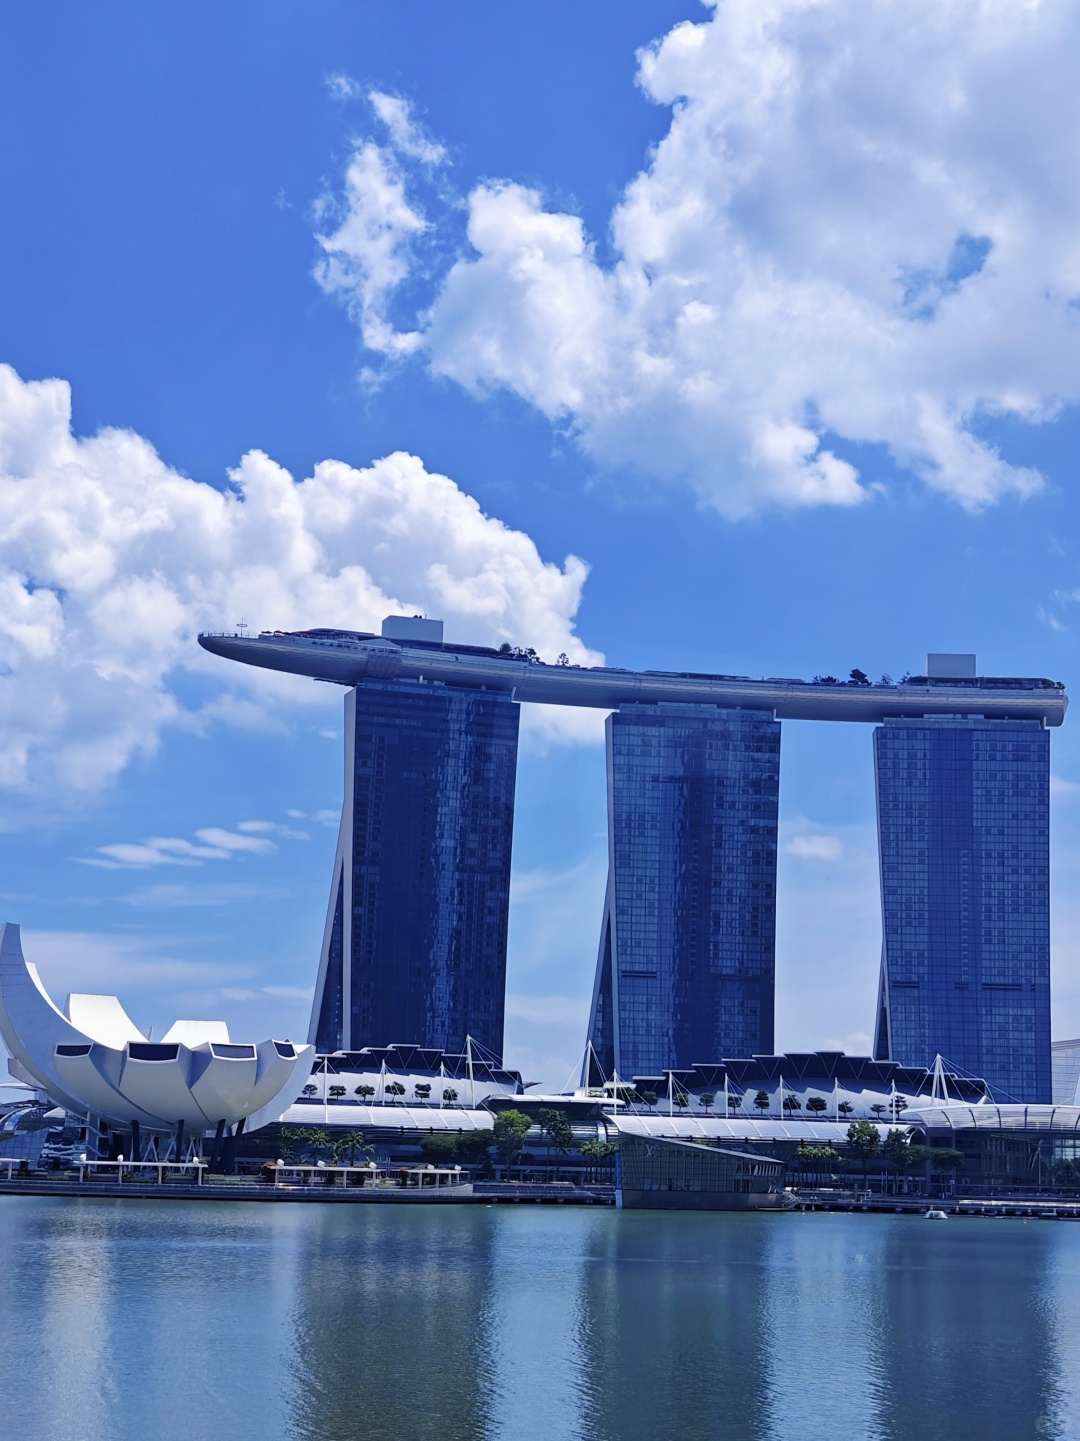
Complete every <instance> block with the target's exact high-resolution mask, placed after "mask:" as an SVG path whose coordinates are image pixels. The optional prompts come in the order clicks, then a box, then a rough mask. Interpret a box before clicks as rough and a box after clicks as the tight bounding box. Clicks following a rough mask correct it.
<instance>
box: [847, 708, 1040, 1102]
mask: <svg viewBox="0 0 1080 1441" xmlns="http://www.w3.org/2000/svg"><path fill="white" fill-rule="evenodd" d="M874 761H875V769H876V777H877V807H878V844H879V851H880V864H881V892H882V923H883V946H882V964H881V983H880V989H879V1002H878V1019H877V1034H876V1039H875V1050H874V1054H875V1056H878V1057H880V1058H882V1059H884V1058H886V1057H888V1058H891V1059H892V1060H894V1061H898V1062H900V1064H902V1065H906V1066H932V1065H933V1063H934V1058H935V1056H937V1055H939V1054H940V1055H941V1056H943V1057H944V1058H945V1059H946V1061H948V1062H950V1063H952V1064H953V1065H954V1066H957V1067H959V1068H962V1069H963V1070H965V1071H969V1072H972V1073H973V1074H975V1075H977V1076H982V1077H984V1078H985V1079H986V1081H987V1082H988V1083H989V1084H990V1086H991V1087H992V1088H993V1090H994V1092H995V1094H996V1095H997V1096H998V1098H999V1099H1004V1100H1008V1099H1015V1100H1019V1101H1029V1102H1034V1101H1049V1100H1050V1098H1051V1078H1050V893H1049V892H1050V882H1049V862H1050V735H1049V732H1048V731H1047V730H1045V729H1043V727H1042V726H1041V725H1040V724H1039V722H1037V721H1006V720H1002V721H994V720H990V721H987V720H983V719H981V718H973V719H967V720H965V719H955V720H953V719H942V720H931V719H924V720H895V721H887V722H886V723H885V724H884V725H882V726H880V727H879V728H878V729H877V730H876V731H875V733H874Z"/></svg>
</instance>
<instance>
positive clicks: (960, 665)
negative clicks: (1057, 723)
mask: <svg viewBox="0 0 1080 1441" xmlns="http://www.w3.org/2000/svg"><path fill="white" fill-rule="evenodd" d="M385 634H386V631H385V630H384V631H383V635H385ZM926 674H927V675H928V676H931V677H936V678H937V679H939V680H973V679H974V678H975V676H976V674H977V672H976V670H975V657H974V656H973V655H954V654H952V653H946V652H945V651H932V652H931V653H930V654H929V655H928V656H927V657H926Z"/></svg>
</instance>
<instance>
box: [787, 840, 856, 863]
mask: <svg viewBox="0 0 1080 1441" xmlns="http://www.w3.org/2000/svg"><path fill="white" fill-rule="evenodd" d="M785 850H787V852H788V854H789V855H793V856H800V857H801V858H802V859H803V860H807V861H837V860H839V859H840V857H841V856H842V855H843V854H844V843H843V841H841V839H840V837H839V836H792V838H791V840H790V841H788V843H787V845H786V847H785Z"/></svg>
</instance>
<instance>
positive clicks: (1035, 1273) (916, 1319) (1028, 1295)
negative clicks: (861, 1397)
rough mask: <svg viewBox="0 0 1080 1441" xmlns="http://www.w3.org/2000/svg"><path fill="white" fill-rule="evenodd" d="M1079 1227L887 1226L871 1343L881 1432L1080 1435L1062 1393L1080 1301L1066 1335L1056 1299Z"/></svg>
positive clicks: (1003, 1437)
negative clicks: (1065, 1252) (1057, 1277)
mask: <svg viewBox="0 0 1080 1441" xmlns="http://www.w3.org/2000/svg"><path fill="white" fill-rule="evenodd" d="M946 1230H947V1231H948V1235H947V1236H946V1235H945V1234H944V1233H945V1231H946ZM1071 1230H1072V1228H1071V1227H1069V1226H1068V1225H1067V1224H1066V1223H1064V1222H1053V1223H1047V1222H1043V1221H1037V1220H1028V1221H1023V1220H1011V1219H1010V1220H1003V1219H1002V1220H981V1219H980V1220H967V1221H964V1220H959V1219H957V1220H953V1219H950V1220H949V1221H948V1222H946V1223H945V1224H942V1225H935V1224H934V1223H933V1222H931V1223H927V1222H925V1221H924V1220H922V1219H921V1218H916V1217H911V1218H904V1219H901V1218H899V1217H898V1218H896V1221H895V1223H893V1224H891V1225H889V1226H887V1227H884V1228H881V1236H882V1241H881V1246H880V1275H881V1302H880V1307H879V1324H878V1325H877V1326H876V1327H875V1328H874V1330H873V1332H872V1333H871V1343H870V1344H871V1351H872V1355H873V1364H874V1370H875V1372H876V1373H877V1375H878V1376H879V1377H880V1392H879V1403H878V1404H879V1411H878V1414H879V1418H880V1419H879V1426H880V1431H881V1434H882V1435H883V1436H886V1437H892V1436H914V1435H916V1434H918V1435H919V1436H920V1437H921V1438H923V1441H1017V1438H1018V1437H1021V1436H1024V1437H1032V1438H1036V1437H1051V1436H1053V1437H1064V1436H1070V1437H1075V1436H1077V1435H1078V1434H1080V1431H1078V1430H1075V1429H1072V1428H1073V1427H1075V1426H1076V1416H1075V1414H1074V1415H1073V1416H1072V1417H1071V1419H1070V1421H1069V1423H1068V1425H1067V1426H1065V1427H1063V1424H1062V1419H1063V1409H1064V1408H1063V1405H1062V1401H1063V1393H1062V1386H1063V1384H1064V1383H1065V1379H1066V1378H1067V1377H1068V1376H1070V1375H1071V1374H1072V1373H1073V1371H1074V1369H1075V1365H1076V1361H1075V1354H1076V1353H1075V1349H1074V1348H1075V1344H1076V1339H1077V1332H1076V1329H1075V1319H1076V1315H1075V1305H1074V1307H1073V1313H1074V1314H1073V1321H1074V1325H1073V1326H1072V1327H1071V1328H1068V1329H1066V1330H1064V1331H1063V1329H1062V1322H1063V1321H1064V1320H1065V1317H1064V1316H1063V1315H1062V1314H1061V1313H1060V1311H1059V1309H1058V1306H1057V1305H1056V1304H1055V1297H1054V1289H1055V1288H1054V1274H1055V1271H1056V1270H1057V1267H1058V1266H1059V1264H1060V1261H1061V1259H1062V1257H1061V1242H1062V1241H1063V1240H1066V1239H1067V1238H1066V1236H1065V1235H1064V1234H1063V1233H1064V1232H1066V1231H1071ZM1068 1239H1070V1240H1071V1237H1069V1238H1068ZM1069 1269H1070V1272H1071V1276H1070V1281H1071V1287H1072V1288H1073V1289H1074V1288H1075V1284H1076V1272H1075V1269H1074V1267H1070V1268H1069ZM1063 1348H1064V1349H1063Z"/></svg>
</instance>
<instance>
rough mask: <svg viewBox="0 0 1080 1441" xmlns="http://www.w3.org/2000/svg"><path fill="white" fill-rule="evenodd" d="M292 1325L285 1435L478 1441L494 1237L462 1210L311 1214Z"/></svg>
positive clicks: (317, 1210) (488, 1389)
mask: <svg viewBox="0 0 1080 1441" xmlns="http://www.w3.org/2000/svg"><path fill="white" fill-rule="evenodd" d="M305 1210H309V1211H311V1212H312V1215H311V1216H310V1219H308V1222H307V1225H306V1226H305V1228H304V1237H303V1242H302V1245H301V1252H300V1257H299V1272H300V1276H301V1283H300V1286H299V1288H298V1290H299V1294H298V1297H297V1302H296V1307H295V1310H294V1312H293V1316H292V1326H293V1343H292V1349H293V1357H292V1374H291V1376H290V1379H289V1384H288V1401H289V1414H290V1416H291V1421H292V1425H291V1428H290V1431H289V1434H290V1436H294V1437H296V1438H304V1441H308V1438H310V1441H328V1438H342V1441H352V1438H353V1437H358V1438H359V1437H365V1438H369V1437H371V1436H372V1435H373V1434H375V1435H379V1436H387V1437H402V1438H408V1441H428V1438H431V1441H436V1438H439V1441H480V1438H484V1437H487V1436H488V1435H489V1434H491V1433H490V1430H489V1424H488V1417H489V1412H490V1409H491V1404H492V1393H493V1390H494V1385H495V1376H494V1373H493V1367H492V1358H491V1336H490V1329H491V1327H490V1318H489V1311H490V1306H491V1282H492V1255H491V1253H492V1239H493V1232H492V1226H491V1223H490V1220H489V1218H488V1211H487V1210H486V1209H483V1208H477V1207H472V1206H466V1207H458V1206H409V1207H407V1208H406V1207H397V1206H394V1207H389V1206H355V1207H354V1206H350V1207H339V1206H313V1207H306V1208H305Z"/></svg>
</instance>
